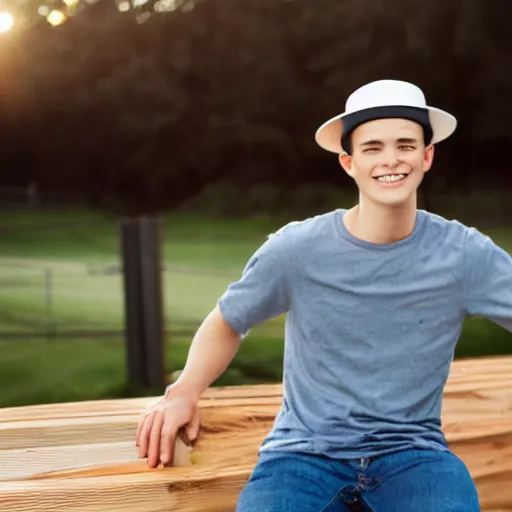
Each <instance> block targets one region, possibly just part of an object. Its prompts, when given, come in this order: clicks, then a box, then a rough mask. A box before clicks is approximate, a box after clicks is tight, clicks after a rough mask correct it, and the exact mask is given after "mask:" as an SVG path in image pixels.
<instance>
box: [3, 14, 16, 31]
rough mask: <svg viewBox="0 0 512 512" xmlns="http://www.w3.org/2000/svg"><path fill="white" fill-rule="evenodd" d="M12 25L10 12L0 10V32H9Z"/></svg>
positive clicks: (12, 20) (12, 19)
mask: <svg viewBox="0 0 512 512" xmlns="http://www.w3.org/2000/svg"><path fill="white" fill-rule="evenodd" d="M13 25H14V18H13V16H12V14H11V13H10V12H6V11H1V12H0V32H9V30H11V28H12V27H13Z"/></svg>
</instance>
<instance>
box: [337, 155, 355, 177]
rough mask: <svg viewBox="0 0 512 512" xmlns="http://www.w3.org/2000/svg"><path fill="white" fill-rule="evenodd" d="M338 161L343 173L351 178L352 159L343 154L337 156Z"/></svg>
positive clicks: (352, 172)
mask: <svg viewBox="0 0 512 512" xmlns="http://www.w3.org/2000/svg"><path fill="white" fill-rule="evenodd" d="M339 161H340V165H341V167H343V169H345V172H346V173H347V174H348V175H349V176H351V177H352V178H353V177H354V171H353V167H352V157H351V156H350V155H347V154H346V153H345V154H343V155H340V156H339Z"/></svg>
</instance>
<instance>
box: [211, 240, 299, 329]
mask: <svg viewBox="0 0 512 512" xmlns="http://www.w3.org/2000/svg"><path fill="white" fill-rule="evenodd" d="M287 252H288V251H287V248H286V243H285V240H284V237H283V236H282V235H280V234H274V235H270V236H269V237H268V239H267V240H266V241H265V243H264V244H263V245H262V246H261V247H260V248H259V249H258V250H257V251H256V252H255V253H254V254H253V255H252V256H251V258H250V259H249V261H248V262H247V264H246V266H245V268H244V269H243V272H242V275H241V277H240V279H239V280H238V281H235V282H233V283H231V284H230V285H229V286H228V287H227V289H226V291H225V292H224V294H223V295H222V296H221V298H220V299H219V301H218V306H219V309H220V311H221V313H222V315H223V317H224V319H225V320H226V322H227V323H228V324H229V325H230V326H231V327H232V328H233V329H234V330H235V331H236V332H237V333H239V334H240V335H242V336H246V335H247V333H248V332H249V330H250V329H251V328H252V327H253V326H255V325H257V324H260V323H262V322H265V321H266V320H269V319H270V318H273V317H276V316H279V315H281V314H283V313H285V312H286V311H287V310H288V307H289V303H290V288H289V277H288V276H289V271H290V269H289V261H288V256H287Z"/></svg>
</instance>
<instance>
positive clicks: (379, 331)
mask: <svg viewBox="0 0 512 512" xmlns="http://www.w3.org/2000/svg"><path fill="white" fill-rule="evenodd" d="M344 213H345V210H342V209H340V210H335V211H333V212H329V213H327V214H324V215H319V216H316V217H313V218H311V219H307V220H304V221H301V222H293V223H290V224H288V225H286V226H284V227H283V228H281V229H280V230H279V231H278V232H277V233H275V234H272V235H271V236H269V238H268V239H267V240H266V241H265V243H264V244H263V245H262V246H261V247H260V248H259V249H258V250H257V251H256V252H255V254H254V255H253V256H252V257H251V258H250V260H249V262H248V263H247V265H246V267H245V269H244V271H243V274H242V276H241V278H240V280H238V281H236V282H234V283H231V284H230V286H229V287H228V288H227V290H226V291H225V293H224V295H223V296H222V297H221V298H220V300H219V307H220V310H221V312H222V314H223V316H224V318H225V320H226V321H227V322H228V324H229V325H230V326H231V327H232V328H233V329H234V330H235V331H237V332H238V333H240V334H241V335H242V336H245V335H246V334H247V333H248V331H249V330H250V329H251V327H253V326H254V325H256V324H259V323H261V322H264V321H266V320H268V319H270V318H272V317H275V316H278V315H281V314H283V313H286V324H285V325H286V326H285V355H284V368H283V403H282V407H281V410H280V411H279V413H278V415H277V417H276V420H275V423H274V426H273V428H272V430H271V432H270V433H269V434H268V436H267V437H266V439H265V441H264V442H263V444H262V446H261V447H260V450H261V451H263V450H281V451H283V450H285V451H295V452H299V451H300V452H306V453H315V454H322V455H326V456H330V457H335V458H360V457H372V456H376V455H382V454H385V453H390V452H393V451H398V450H402V449H405V448H410V447H416V448H432V449H438V450H447V443H446V439H445V437H444V435H443V432H442V430H441V406H442V398H443V391H444V385H445V383H446V380H447V377H448V375H449V371H450V366H451V363H452V361H453V356H454V349H455V346H456V343H457V340H458V338H459V336H460V332H461V328H462V324H463V321H464V318H465V317H466V316H470V315H478V316H484V317H487V318H489V319H491V320H493V321H494V322H496V323H498V324H500V325H501V326H503V327H504V328H505V329H507V330H509V331H510V332H512V257H511V256H510V255H509V254H508V253H507V252H505V251H504V250H503V249H501V248H499V247H498V246H497V245H495V244H494V243H493V241H492V240H491V239H490V238H489V237H487V236H485V235H483V234H482V233H481V232H479V231H478V230H476V229H474V228H469V227H466V226H464V225H463V224H461V223H459V222H457V221H448V220H446V219H444V218H442V217H440V216H438V215H434V214H431V213H427V212H425V211H423V210H419V211H418V213H417V217H416V223H415V227H414V230H413V233H412V234H411V235H410V236H409V237H408V238H406V239H404V240H401V241H398V242H395V243H388V244H375V243H370V242H366V241H362V240H360V239H358V238H356V237H354V236H353V235H352V234H351V233H350V232H349V231H348V230H347V229H346V228H345V226H344V224H343V220H342V217H343V214H344ZM510 341H511V347H512V337H511V340H510ZM482 343H485V340H482Z"/></svg>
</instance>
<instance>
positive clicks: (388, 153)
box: [382, 147, 400, 169]
mask: <svg viewBox="0 0 512 512" xmlns="http://www.w3.org/2000/svg"><path fill="white" fill-rule="evenodd" d="M382 157H383V159H384V160H383V164H384V165H385V166H386V167H389V168H390V169H394V168H395V167H396V166H397V165H398V164H399V163H400V161H399V159H398V152H397V150H396V148H393V147H390V148H387V149H386V150H385V151H384V152H383V154H382Z"/></svg>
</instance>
